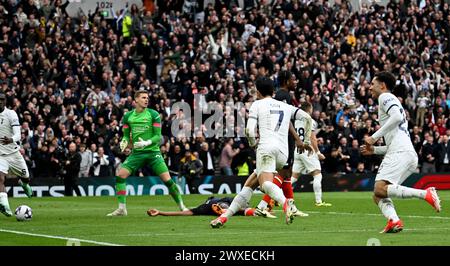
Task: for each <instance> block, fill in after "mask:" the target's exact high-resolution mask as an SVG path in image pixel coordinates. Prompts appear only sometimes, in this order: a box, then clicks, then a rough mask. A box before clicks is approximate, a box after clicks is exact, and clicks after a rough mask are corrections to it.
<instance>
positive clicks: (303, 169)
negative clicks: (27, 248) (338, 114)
mask: <svg viewBox="0 0 450 266" xmlns="http://www.w3.org/2000/svg"><path fill="white" fill-rule="evenodd" d="M301 108H302V110H303V111H305V112H307V113H308V114H309V115H311V114H312V110H313V108H312V105H311V104H310V103H308V102H305V103H302V106H301ZM305 123H306V122H305V120H304V119H300V120H297V121H295V125H294V127H295V130H296V131H297V133H298V135H299V136H300V139H301V140H302V141H304V138H305ZM316 128H317V122H316V121H314V120H313V126H312V132H311V141H310V142H311V145H312V148H313V149H314V152H313V153H312V154H308V153H305V152H304V153H299V152H296V153H295V155H294V165H293V166H292V177H291V181H292V184H294V183H295V182H297V180H298V178H299V177H300V175H301V174H303V175H311V176H312V177H313V190H314V196H315V201H316V206H317V207H330V206H331V203H327V202H323V201H322V167H321V165H320V161H319V160H324V159H325V156H324V155H323V154H321V153H320V151H319V148H318V147H317V139H316V134H315V133H314V131H315V129H316Z"/></svg>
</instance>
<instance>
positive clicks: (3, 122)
mask: <svg viewBox="0 0 450 266" xmlns="http://www.w3.org/2000/svg"><path fill="white" fill-rule="evenodd" d="M15 126H18V127H20V124H19V117H17V114H16V112H15V111H14V110H10V109H8V108H6V107H5V110H3V112H1V113H0V139H2V138H3V137H5V136H6V137H8V138H12V137H13V135H14V133H13V127H15ZM18 150H19V145H17V143H15V142H12V143H10V144H7V145H4V144H1V143H0V155H5V154H11V153H14V152H16V151H18Z"/></svg>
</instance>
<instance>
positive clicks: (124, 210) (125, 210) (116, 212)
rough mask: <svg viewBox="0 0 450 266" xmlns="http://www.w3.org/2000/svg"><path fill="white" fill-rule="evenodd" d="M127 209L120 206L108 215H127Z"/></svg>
mask: <svg viewBox="0 0 450 266" xmlns="http://www.w3.org/2000/svg"><path fill="white" fill-rule="evenodd" d="M127 215H128V213H127V209H123V208H118V209H117V210H115V211H113V212H112V213H108V214H107V215H106V216H108V217H112V216H127Z"/></svg>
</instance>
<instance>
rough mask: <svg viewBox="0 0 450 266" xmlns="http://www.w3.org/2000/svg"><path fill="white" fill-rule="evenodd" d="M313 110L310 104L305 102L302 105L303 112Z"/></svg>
mask: <svg viewBox="0 0 450 266" xmlns="http://www.w3.org/2000/svg"><path fill="white" fill-rule="evenodd" d="M310 108H312V104H311V103H310V102H304V103H302V105H301V106H300V109H302V110H303V111H305V112H306V111H307V110H308V109H310Z"/></svg>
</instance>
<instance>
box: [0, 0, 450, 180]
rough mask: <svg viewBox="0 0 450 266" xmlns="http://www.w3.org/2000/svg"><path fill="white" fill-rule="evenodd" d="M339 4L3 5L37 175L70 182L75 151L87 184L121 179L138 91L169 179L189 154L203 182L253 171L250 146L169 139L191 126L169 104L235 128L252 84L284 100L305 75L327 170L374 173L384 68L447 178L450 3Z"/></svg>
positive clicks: (3, 43)
mask: <svg viewBox="0 0 450 266" xmlns="http://www.w3.org/2000/svg"><path fill="white" fill-rule="evenodd" d="M143 2H148V1H143ZM333 2H334V4H331V3H330V1H327V0H318V1H306V0H297V1H296V0H291V1H283V0H273V1H271V0H261V1H247V0H246V1H244V6H239V5H238V4H237V1H225V0H216V1H212V3H208V4H205V3H204V1H202V0H200V1H182V0H181V1H180V0H165V1H158V2H157V3H156V6H152V5H150V7H149V5H141V6H138V5H136V4H132V5H131V6H127V7H126V8H125V9H123V10H112V11H113V12H114V18H113V19H105V18H104V17H102V15H101V14H102V13H101V12H99V10H98V9H97V10H95V11H93V12H92V14H91V13H89V14H84V13H83V12H82V11H81V10H80V11H79V15H78V16H75V17H70V16H68V14H67V9H68V8H71V4H70V3H69V1H66V2H64V1H62V0H42V1H37V0H22V1H20V0H5V1H2V2H1V4H0V27H1V34H0V83H1V84H0V87H1V90H3V91H4V92H6V94H7V97H8V98H7V105H8V107H9V108H11V109H14V110H15V111H16V112H17V114H18V115H19V118H20V121H21V125H22V149H21V152H22V153H23V156H24V157H25V158H26V161H27V163H28V165H29V168H30V170H31V171H30V172H31V173H32V175H33V176H34V177H35V178H38V177H54V176H60V175H62V174H64V172H65V170H64V160H65V159H64V158H67V157H68V155H69V144H70V143H72V142H74V143H75V144H76V147H77V148H78V149H79V152H80V155H81V163H80V170H79V171H80V174H79V175H80V176H104V175H109V176H111V175H113V174H114V171H115V169H116V168H117V166H118V165H119V164H120V163H121V162H122V161H123V160H124V158H125V157H126V156H127V154H129V152H130V150H126V151H125V153H121V152H120V151H119V145H118V144H119V141H120V138H121V134H122V133H121V130H120V129H121V118H122V116H123V114H124V113H125V112H127V111H128V110H130V109H132V108H133V98H132V97H133V94H134V92H135V91H136V90H147V91H149V93H150V107H151V108H153V109H155V110H157V111H158V112H160V114H161V117H162V121H163V124H162V126H163V128H162V132H163V136H164V137H163V142H162V143H161V151H162V153H163V155H164V157H165V159H166V160H167V163H168V165H169V168H170V170H171V172H172V173H178V172H180V171H181V170H183V168H182V165H183V163H182V162H180V161H181V160H182V159H183V158H184V156H185V151H186V150H188V151H190V152H192V156H194V157H195V158H199V159H200V161H201V162H202V164H203V173H209V174H213V173H214V170H215V169H216V166H218V165H219V167H222V172H223V174H227V175H229V174H238V173H241V174H245V173H248V172H250V171H251V170H252V168H253V167H254V152H253V151H252V150H251V149H249V147H248V144H247V142H246V139H245V138H243V137H235V138H231V139H228V138H223V137H217V136H216V137H214V136H213V137H211V136H206V135H205V134H204V133H202V132H201V131H199V129H198V128H197V129H193V134H192V136H173V135H172V132H171V124H172V122H173V120H174V119H177V118H179V117H180V116H181V117H182V116H183V115H186V114H183V113H182V112H181V111H176V112H175V114H172V115H171V112H172V111H173V110H172V105H173V103H175V102H180V101H185V102H186V103H188V104H190V105H191V106H192V107H193V109H195V108H198V104H205V103H211V102H216V103H219V104H221V105H222V106H224V114H225V115H224V117H225V121H226V122H230V121H231V122H233V121H235V120H233V114H235V111H234V110H227V109H226V108H225V106H226V103H227V102H231V101H232V102H242V103H244V104H245V106H246V108H248V106H249V105H250V104H251V102H252V101H254V100H255V96H254V94H255V80H256V79H257V78H258V77H259V76H268V77H270V78H271V79H273V80H274V82H275V84H276V87H277V88H278V87H279V82H278V73H279V72H280V71H281V70H288V71H291V72H292V73H293V74H294V76H295V79H296V89H295V90H293V91H291V96H292V99H293V103H294V104H295V105H299V104H301V103H302V102H304V101H310V102H311V103H312V104H313V108H314V112H313V118H314V119H315V120H316V121H317V122H318V125H319V127H318V130H317V136H318V142H319V148H320V150H321V152H322V153H323V154H324V155H325V156H326V160H325V161H324V162H323V163H324V164H323V165H324V169H323V170H324V172H326V173H352V172H357V173H363V172H373V171H376V164H377V162H379V159H377V158H364V157H362V156H361V154H360V152H359V149H358V147H359V146H360V145H361V144H362V140H363V138H364V135H365V134H372V133H373V132H375V131H376V130H377V129H378V128H379V124H378V122H377V106H378V103H377V102H376V101H374V100H373V99H372V98H371V95H370V92H369V87H370V81H371V79H372V77H373V76H374V74H375V73H377V72H378V71H381V70H386V71H390V72H392V73H394V74H395V75H396V76H397V86H396V90H395V92H394V93H395V94H396V95H397V96H398V97H399V98H400V99H401V102H402V103H403V105H404V107H405V112H406V115H407V118H408V122H409V129H410V133H411V139H412V141H413V143H414V146H415V148H416V151H417V152H418V154H419V157H420V167H421V170H422V171H427V172H434V171H441V170H442V171H449V157H450V148H449V145H448V137H449V136H450V119H448V117H449V108H450V60H449V52H450V44H449V39H450V9H449V1H448V0H440V1H439V0H421V1H408V0H398V1H390V2H389V3H388V4H387V6H381V5H377V4H376V2H375V1H374V2H373V4H370V5H368V4H364V1H360V2H362V4H361V6H359V7H354V6H352V5H351V4H350V2H348V1H345V0H336V1H333ZM195 3H197V4H196V5H195ZM195 95H198V96H200V98H199V99H201V101H200V103H199V102H195V101H194V98H195ZM194 104H196V106H194ZM204 106H205V105H204ZM240 111H242V110H236V112H240ZM244 111H245V110H244ZM204 118H205V119H206V118H207V117H204ZM184 126H188V125H184ZM236 130H237V131H240V130H242V128H236ZM381 141H382V140H380V142H381ZM243 165H245V167H244V168H245V169H244V170H242V169H243V168H242V167H243ZM237 169H238V170H237ZM137 174H138V175H147V174H151V172H148V170H147V169H143V170H142V171H140V173H137Z"/></svg>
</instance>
